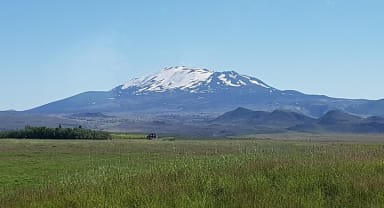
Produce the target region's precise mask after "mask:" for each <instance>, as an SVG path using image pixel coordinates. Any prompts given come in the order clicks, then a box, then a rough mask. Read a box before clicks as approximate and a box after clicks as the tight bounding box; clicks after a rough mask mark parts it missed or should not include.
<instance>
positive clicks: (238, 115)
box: [210, 108, 384, 133]
mask: <svg viewBox="0 0 384 208" xmlns="http://www.w3.org/2000/svg"><path fill="white" fill-rule="evenodd" d="M210 123H211V124H220V125H228V126H238V127H241V128H243V129H244V128H246V127H249V128H256V127H259V128H260V127H268V128H269V129H274V130H276V131H283V130H286V131H297V132H317V133H321V132H334V133H384V118H383V117H378V116H375V117H368V118H363V117H359V116H356V115H351V114H348V113H346V112H343V111H340V110H332V111H329V112H327V113H326V114H325V115H323V116H322V117H320V118H318V119H316V118H312V117H308V116H305V115H303V114H300V113H297V112H292V111H286V110H275V111H272V112H264V111H252V110H249V109H245V108H237V109H235V110H233V111H230V112H227V113H224V114H223V115H221V116H219V117H217V118H216V119H214V120H212V121H211V122H210Z"/></svg>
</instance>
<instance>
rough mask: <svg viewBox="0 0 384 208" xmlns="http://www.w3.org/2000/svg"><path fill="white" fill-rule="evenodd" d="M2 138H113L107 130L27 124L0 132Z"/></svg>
mask: <svg viewBox="0 0 384 208" xmlns="http://www.w3.org/2000/svg"><path fill="white" fill-rule="evenodd" d="M0 138H18V139H23V138H25V139H111V134H110V133H108V132H105V131H95V130H90V129H83V128H81V126H79V128H61V126H59V128H48V127H31V126H26V127H25V128H24V129H20V130H14V131H4V132H0Z"/></svg>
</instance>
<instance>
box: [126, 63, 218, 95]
mask: <svg viewBox="0 0 384 208" xmlns="http://www.w3.org/2000/svg"><path fill="white" fill-rule="evenodd" d="M212 74H213V71H210V70H207V69H199V68H187V67H168V68H165V69H164V70H162V71H161V72H159V73H157V74H154V75H150V76H147V77H143V78H136V79H133V80H131V81H129V82H127V83H125V84H124V85H123V87H122V88H121V89H123V90H124V89H128V88H129V87H133V86H134V87H138V88H140V89H139V90H138V92H145V91H153V92H164V91H166V90H171V89H181V90H185V89H193V88H195V87H197V86H198V85H199V84H200V83H201V82H205V81H207V80H209V78H210V77H211V76H212Z"/></svg>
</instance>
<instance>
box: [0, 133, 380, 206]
mask: <svg viewBox="0 0 384 208" xmlns="http://www.w3.org/2000/svg"><path fill="white" fill-rule="evenodd" d="M383 158H384V146H383V144H381V143H358V142H305V141H302V142H298V141H273V140H269V141H261V140H224V141H215V140H210V141H180V140H176V141H148V140H131V139H127V140H100V141H86V140H65V141H63V140H61V141H56V140H12V139H4V140H0V170H1V171H0V207H382V206H383V204H384V160H383Z"/></svg>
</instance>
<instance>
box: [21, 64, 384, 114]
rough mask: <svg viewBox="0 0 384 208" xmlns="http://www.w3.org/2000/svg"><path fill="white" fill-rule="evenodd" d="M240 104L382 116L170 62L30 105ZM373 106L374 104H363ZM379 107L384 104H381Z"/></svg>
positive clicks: (81, 108) (192, 108) (208, 108)
mask: <svg viewBox="0 0 384 208" xmlns="http://www.w3.org/2000/svg"><path fill="white" fill-rule="evenodd" d="M238 106H243V107H246V108H251V109H258V110H261V111H273V110H275V109H284V110H289V111H294V112H300V113H303V114H305V115H309V116H313V117H320V116H322V115H323V114H324V113H326V112H328V111H329V110H333V109H340V110H344V111H346V112H349V113H353V114H361V115H384V102H379V101H369V100H351V99H338V98H330V97H327V96H321V95H307V94H303V93H301V92H297V91H293V90H279V89H276V88H274V87H271V86H269V85H268V84H266V83H264V82H263V81H261V80H259V79H257V78H254V77H250V76H247V75H241V74H238V73H237V72H234V71H224V72H215V71H211V70H208V69H203V68H188V67H168V68H165V69H163V70H161V71H160V72H158V73H155V74H153V75H149V76H145V77H142V78H137V79H133V80H130V81H128V82H127V83H125V84H122V85H119V86H117V87H115V88H114V89H112V90H110V91H106V92H86V93H82V94H79V95H75V96H73V97H70V98H66V99H63V100H59V101H56V102H53V103H49V104H46V105H44V106H40V107H38V108H34V109H31V110H29V111H30V112H36V113H45V114H62V113H64V114H71V113H87V112H91V113H92V112H108V113H109V112H112V113H126V112H141V113H158V112H175V113H201V112H206V113H214V114H218V113H224V112H227V111H229V110H231V109H234V108H236V107H238ZM372 106H374V108H373V109H367V108H371V107H372ZM381 106H383V108H380V107H381Z"/></svg>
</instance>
